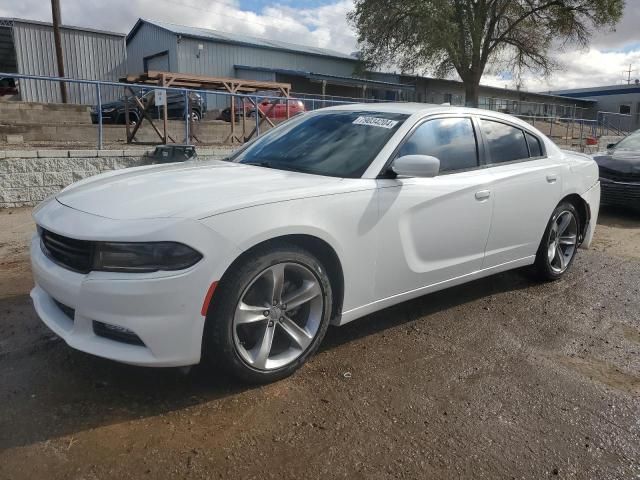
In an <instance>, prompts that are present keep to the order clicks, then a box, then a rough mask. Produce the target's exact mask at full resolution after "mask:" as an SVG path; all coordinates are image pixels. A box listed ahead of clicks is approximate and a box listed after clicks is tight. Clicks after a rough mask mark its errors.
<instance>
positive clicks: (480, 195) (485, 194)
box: [476, 190, 491, 201]
mask: <svg viewBox="0 0 640 480" xmlns="http://www.w3.org/2000/svg"><path fill="white" fill-rule="evenodd" d="M490 196H491V191H490V190H480V191H479V192H476V200H479V201H483V200H486V199H487V198H489V197H490Z"/></svg>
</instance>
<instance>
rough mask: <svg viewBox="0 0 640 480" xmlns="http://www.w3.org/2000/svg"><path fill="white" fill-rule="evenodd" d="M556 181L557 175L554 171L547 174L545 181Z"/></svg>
mask: <svg viewBox="0 0 640 480" xmlns="http://www.w3.org/2000/svg"><path fill="white" fill-rule="evenodd" d="M557 181H558V175H556V174H555V173H550V174H549V175H547V182H549V183H556V182H557Z"/></svg>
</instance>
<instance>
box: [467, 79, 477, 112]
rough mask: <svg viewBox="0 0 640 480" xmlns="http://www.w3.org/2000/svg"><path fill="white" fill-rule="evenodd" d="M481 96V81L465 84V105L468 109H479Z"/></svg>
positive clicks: (471, 81) (469, 81)
mask: <svg viewBox="0 0 640 480" xmlns="http://www.w3.org/2000/svg"><path fill="white" fill-rule="evenodd" d="M479 96H480V81H479V80H467V81H466V82H464V104H465V105H466V106H467V107H475V108H477V107H478V97H479Z"/></svg>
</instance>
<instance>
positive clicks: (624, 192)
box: [600, 181, 640, 209]
mask: <svg viewBox="0 0 640 480" xmlns="http://www.w3.org/2000/svg"><path fill="white" fill-rule="evenodd" d="M600 188H601V191H602V193H601V201H602V204H603V205H620V206H628V207H633V208H637V209H640V184H637V185H634V184H624V183H616V182H607V181H603V182H600Z"/></svg>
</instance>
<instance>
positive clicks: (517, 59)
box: [349, 0, 625, 106]
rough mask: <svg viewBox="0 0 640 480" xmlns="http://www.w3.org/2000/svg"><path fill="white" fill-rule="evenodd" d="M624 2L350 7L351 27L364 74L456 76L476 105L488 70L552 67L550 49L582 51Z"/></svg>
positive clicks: (414, 2)
mask: <svg viewBox="0 0 640 480" xmlns="http://www.w3.org/2000/svg"><path fill="white" fill-rule="evenodd" d="M624 4H625V0H355V8H354V10H353V11H351V12H350V13H349V21H350V22H351V23H352V25H354V26H355V28H356V29H357V32H358V42H359V46H360V54H361V59H362V61H363V62H364V66H365V67H366V68H374V67H379V66H381V65H394V66H397V67H399V68H400V69H401V70H402V71H404V72H415V71H416V70H419V69H423V71H424V70H425V69H429V70H430V71H432V72H433V73H434V74H435V75H436V76H441V77H445V76H448V75H450V74H452V73H453V72H457V73H458V75H459V76H460V78H461V79H462V81H463V82H464V85H465V93H466V104H467V105H469V106H477V105H478V92H479V85H480V78H481V77H482V75H483V73H484V72H485V69H487V66H489V65H492V64H493V65H494V66H495V65H498V64H500V67H501V68H502V69H504V70H508V71H511V72H513V73H515V74H520V73H521V72H522V71H524V70H531V71H536V72H538V73H540V74H543V75H548V74H549V73H550V72H551V71H552V70H554V69H555V68H557V65H556V64H555V63H554V61H553V59H552V57H551V56H550V54H549V52H550V50H551V47H553V48H562V47H564V46H566V45H567V44H572V45H576V46H578V47H584V46H586V45H588V43H589V39H590V35H591V31H592V30H594V29H602V28H614V27H615V25H616V23H617V22H618V21H619V20H620V18H621V17H622V12H623V10H624Z"/></svg>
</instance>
